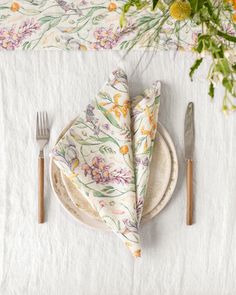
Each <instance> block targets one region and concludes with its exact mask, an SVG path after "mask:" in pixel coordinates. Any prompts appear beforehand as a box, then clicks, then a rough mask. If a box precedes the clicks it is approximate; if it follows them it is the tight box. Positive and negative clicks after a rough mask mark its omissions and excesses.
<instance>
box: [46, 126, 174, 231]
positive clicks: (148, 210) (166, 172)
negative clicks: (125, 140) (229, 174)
mask: <svg viewBox="0 0 236 295" xmlns="http://www.w3.org/2000/svg"><path fill="white" fill-rule="evenodd" d="M71 124H73V121H72V122H71V123H70V124H69V125H68V126H67V127H66V128H65V129H64V130H63V131H62V133H61V134H60V136H59V138H58V140H59V139H60V138H61V137H62V136H63V134H64V133H65V132H66V130H67V129H68V128H69V127H70V126H71ZM156 141H157V142H156V143H155V146H154V151H153V158H152V163H151V168H150V177H149V182H148V191H147V196H146V200H145V203H144V209H143V216H142V221H141V222H142V223H143V222H146V221H148V220H150V219H151V218H153V217H154V216H156V215H157V214H158V213H159V212H160V211H161V210H162V209H163V208H164V207H165V206H166V204H167V203H168V201H169V200H170V198H171V196H172V194H173V191H174V189H175V186H176V182H177V178H178V161H177V155H176V151H175V147H174V145H173V142H172V140H171V138H170V136H169V134H168V132H167V130H166V129H165V128H164V127H163V126H162V125H161V124H160V123H158V128H157V136H156ZM50 180H51V184H52V188H53V191H54V193H55V195H56V196H57V197H58V199H59V200H60V201H61V203H62V205H63V207H64V208H65V209H67V211H69V213H70V214H72V215H73V216H74V217H75V218H76V219H77V220H79V221H80V222H82V223H83V224H86V225H88V226H90V227H92V228H95V229H103V230H109V229H108V228H107V226H106V225H105V223H103V222H102V220H101V219H100V218H99V216H98V214H97V213H96V212H95V210H94V209H93V208H92V206H91V205H90V204H89V203H88V201H87V200H86V199H85V197H84V196H83V195H82V194H81V193H80V192H79V191H78V190H77V189H76V188H75V187H74V185H73V183H72V182H71V181H70V180H69V179H68V178H67V177H66V176H64V174H62V173H61V172H60V169H59V168H58V167H57V166H56V164H55V163H54V162H53V160H52V159H51V160H50Z"/></svg>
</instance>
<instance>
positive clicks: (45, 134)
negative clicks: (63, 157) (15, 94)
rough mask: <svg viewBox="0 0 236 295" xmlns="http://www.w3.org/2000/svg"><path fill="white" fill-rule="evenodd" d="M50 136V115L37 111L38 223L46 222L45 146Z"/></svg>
mask: <svg viewBox="0 0 236 295" xmlns="http://www.w3.org/2000/svg"><path fill="white" fill-rule="evenodd" d="M49 137H50V132H49V127H48V115H47V113H46V112H37V120H36V140H37V142H38V145H39V158H38V223H44V147H45V145H46V144H47V143H48V141H49Z"/></svg>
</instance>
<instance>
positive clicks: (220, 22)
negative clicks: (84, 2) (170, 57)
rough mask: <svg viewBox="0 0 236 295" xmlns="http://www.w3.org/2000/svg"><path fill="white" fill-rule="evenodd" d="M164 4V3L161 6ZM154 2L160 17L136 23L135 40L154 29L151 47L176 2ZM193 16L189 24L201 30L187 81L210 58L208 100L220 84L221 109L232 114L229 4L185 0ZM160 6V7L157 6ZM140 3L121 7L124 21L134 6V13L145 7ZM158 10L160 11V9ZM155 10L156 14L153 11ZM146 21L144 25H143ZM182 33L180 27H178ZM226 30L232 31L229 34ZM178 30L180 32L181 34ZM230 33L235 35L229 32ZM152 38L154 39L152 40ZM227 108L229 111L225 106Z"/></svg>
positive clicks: (235, 66) (235, 83)
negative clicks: (223, 94) (223, 89)
mask: <svg viewBox="0 0 236 295" xmlns="http://www.w3.org/2000/svg"><path fill="white" fill-rule="evenodd" d="M163 1H164V2H163ZM163 1H162V0H159V1H158V0H153V1H152V8H153V9H155V8H156V9H159V14H157V15H156V20H155V15H154V17H153V16H151V15H150V14H147V16H146V17H145V16H144V17H143V18H142V19H141V20H140V22H139V24H138V25H139V27H140V30H139V31H138V33H137V40H139V38H141V37H142V36H143V35H144V34H146V33H147V34H148V32H149V31H150V30H152V29H153V28H154V27H155V28H156V29H155V30H156V33H155V34H150V37H149V38H150V44H152V46H153V44H155V43H156V44H157V46H158V40H159V39H160V38H161V37H160V33H161V32H162V26H163V25H164V23H165V22H166V21H167V20H168V18H169V8H170V5H171V4H172V3H173V2H174V1H176V0H163ZM188 1H189V3H190V5H191V9H192V13H191V16H190V19H191V20H190V21H191V22H192V23H193V24H195V25H196V26H200V27H202V32H201V33H199V34H198V37H197V42H196V45H195V46H194V48H193V49H194V51H195V52H197V53H198V56H199V57H198V58H197V59H196V61H195V62H194V64H193V65H192V66H191V68H190V71H189V76H190V79H191V80H192V79H193V75H194V73H195V71H196V70H197V69H198V68H199V66H200V65H201V63H202V61H203V59H204V58H205V57H206V56H208V57H211V58H212V64H211V66H210V68H209V74H208V78H209V92H208V94H209V96H210V97H211V98H214V94H215V84H216V83H221V84H222V86H223V87H224V88H225V96H224V99H223V109H224V110H226V109H227V110H228V109H232V110H235V109H236V106H235V105H234V104H233V103H232V101H231V100H230V99H229V98H228V95H230V96H232V97H233V98H236V62H235V61H234V60H236V53H235V48H236V25H235V24H234V23H233V21H232V13H233V7H232V4H230V3H227V2H226V1H223V0H222V1H214V0H188ZM159 3H162V4H163V5H164V6H163V5H161V6H160V5H159ZM145 5H146V4H145V1H143V0H129V1H127V2H126V4H125V5H124V7H123V17H124V16H125V14H126V13H127V12H128V11H129V9H130V7H132V6H134V7H136V8H137V9H141V8H143V7H144V6H145ZM159 6H160V7H159ZM156 9H155V11H156ZM146 19H147V21H146ZM174 26H176V24H174ZM179 27H180V28H181V29H184V25H183V26H179ZM227 28H231V31H230V30H228V29H227ZM181 29H180V30H181ZM232 29H234V30H235V32H232ZM152 38H153V39H152ZM134 45H135V41H134V42H133V43H132V44H131V46H129V44H128V43H127V42H126V43H123V44H122V48H124V49H128V50H130V49H132V48H133V47H134ZM229 50H233V52H234V53H233V55H234V57H233V58H229V56H228V54H227V55H226V52H228V51H229ZM227 103H228V104H229V107H228V106H227Z"/></svg>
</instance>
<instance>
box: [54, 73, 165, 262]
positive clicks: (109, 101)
mask: <svg viewBox="0 0 236 295" xmlns="http://www.w3.org/2000/svg"><path fill="white" fill-rule="evenodd" d="M159 97H160V83H159V82H156V83H155V84H153V86H152V87H151V88H150V89H148V90H146V91H145V92H144V94H143V95H142V96H137V97H135V98H134V99H130V97H129V94H128V81H127V76H126V74H125V73H124V71H123V70H121V69H117V70H115V71H114V72H113V73H112V75H111V77H110V78H109V80H108V81H107V83H106V84H105V85H104V87H103V88H102V89H101V90H100V92H99V93H98V95H97V96H96V98H95V100H94V102H93V103H92V104H89V105H88V106H87V109H86V110H85V112H83V113H82V114H80V115H79V116H78V117H77V118H76V120H75V122H74V123H73V125H72V126H71V127H70V128H69V129H68V131H67V132H66V134H65V135H64V136H63V137H62V138H61V139H60V140H59V142H58V143H57V144H56V146H55V147H54V149H53V151H52V157H53V159H54V161H55V163H56V164H57V165H58V167H59V168H60V169H62V171H63V173H65V174H66V176H67V177H69V178H70V179H71V180H72V182H73V183H74V184H75V185H76V187H77V188H78V189H79V190H80V191H81V192H82V193H83V194H84V196H86V198H87V200H88V202H90V204H91V205H92V206H93V207H94V208H95V210H96V211H97V212H98V214H99V216H100V217H101V219H102V220H103V221H104V222H105V223H106V224H107V225H108V226H109V227H110V228H111V229H112V230H113V231H114V232H115V233H116V234H117V235H118V236H119V237H120V238H121V239H122V240H123V241H124V243H125V244H126V245H127V246H128V248H129V249H130V251H131V252H132V254H133V255H134V256H135V257H139V256H141V246H140V237H139V232H138V229H139V224H140V220H141V216H142V209H143V203H144V199H145V194H146V190H147V181H148V176H149V167H150V165H149V163H150V161H151V157H152V150H153V145H154V139H155V134H156V127H157V117H158V110H159Z"/></svg>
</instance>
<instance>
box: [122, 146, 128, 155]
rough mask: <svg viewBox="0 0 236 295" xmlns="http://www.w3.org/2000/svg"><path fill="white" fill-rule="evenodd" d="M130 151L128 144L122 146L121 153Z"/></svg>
mask: <svg viewBox="0 0 236 295" xmlns="http://www.w3.org/2000/svg"><path fill="white" fill-rule="evenodd" d="M128 151H129V147H128V146H127V145H122V146H121V147H120V153H121V154H122V155H125V154H127V153H128Z"/></svg>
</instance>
